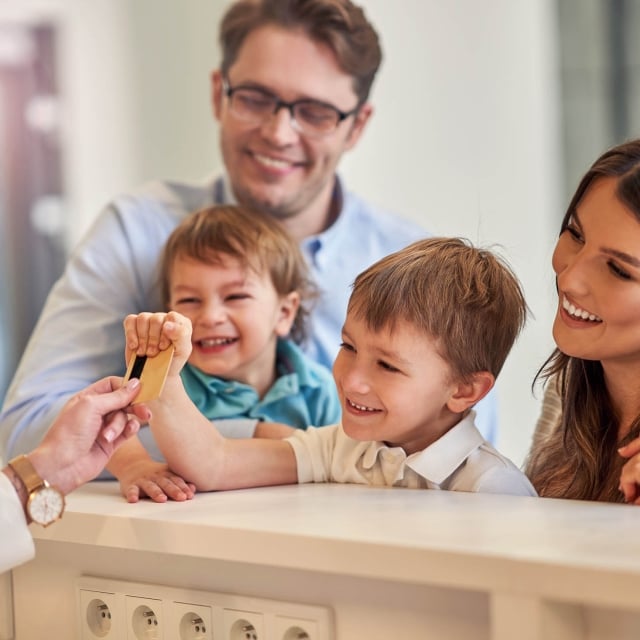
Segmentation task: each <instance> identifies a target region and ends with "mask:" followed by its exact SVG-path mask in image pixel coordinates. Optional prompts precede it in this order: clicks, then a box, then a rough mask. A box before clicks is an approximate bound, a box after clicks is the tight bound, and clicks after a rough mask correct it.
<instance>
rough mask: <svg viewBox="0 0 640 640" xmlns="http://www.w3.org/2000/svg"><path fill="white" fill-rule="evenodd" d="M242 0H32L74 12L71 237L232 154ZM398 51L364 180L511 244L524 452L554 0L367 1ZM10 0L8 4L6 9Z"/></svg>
mask: <svg viewBox="0 0 640 640" xmlns="http://www.w3.org/2000/svg"><path fill="white" fill-rule="evenodd" d="M227 4H228V1H227V0H224V1H222V0H218V1H215V2H211V1H210V0H189V2H180V3H179V2H175V0H135V2H130V1H129V0H91V2H86V0H22V2H21V3H18V5H19V7H18V8H16V6H15V5H13V9H12V10H13V12H14V13H15V12H16V11H17V12H21V13H22V14H23V15H29V14H32V15H36V14H43V13H48V14H50V15H55V16H56V19H57V20H58V22H59V24H60V25H61V58H60V72H61V79H62V84H63V91H65V115H66V140H67V155H66V181H67V190H68V194H69V211H68V219H69V229H70V230H69V238H70V242H71V243H74V242H75V241H76V240H77V239H78V237H79V235H80V234H81V233H82V232H83V231H84V230H85V229H86V227H87V226H88V224H90V222H91V220H92V219H93V218H94V216H95V215H96V213H97V212H98V210H99V208H100V207H101V206H102V204H104V202H105V201H106V200H107V199H108V197H109V196H110V195H112V194H114V193H116V192H118V191H121V190H124V189H127V188H128V187H130V186H132V185H134V184H136V183H138V182H140V181H141V180H146V179H149V178H152V177H180V178H199V177H200V176H202V175H204V174H207V173H209V172H211V171H214V170H217V169H218V168H219V167H220V159H219V154H218V149H217V135H216V129H215V125H214V123H213V120H212V117H211V114H210V108H209V87H208V72H209V70H210V69H211V68H212V67H214V66H215V64H216V61H217V59H218V52H217V22H218V19H219V16H220V15H221V13H222V11H223V10H224V8H225V6H226V5H227ZM362 4H363V6H364V7H365V9H366V11H367V13H368V15H369V16H370V18H371V19H372V21H373V22H374V23H375V24H376V26H377V27H378V29H379V31H380V34H381V38H382V43H383V47H384V51H385V62H384V65H383V68H382V70H381V72H380V75H379V78H378V80H377V83H376V85H375V88H374V94H373V98H374V101H375V105H376V115H375V118H374V119H373V121H372V122H371V126H370V128H369V130H368V132H367V134H366V135H365V137H364V139H363V140H362V142H361V144H360V146H359V147H358V148H357V149H355V150H354V151H353V152H351V153H350V154H349V156H348V157H346V158H345V160H344V162H343V165H342V173H343V175H344V176H345V177H346V179H347V181H348V183H349V186H350V188H352V189H354V190H356V191H359V192H361V193H363V194H365V195H366V196H367V197H368V198H369V199H371V200H373V201H374V202H377V203H378V204H381V205H384V206H387V207H389V208H391V209H394V210H396V211H398V212H401V213H403V214H404V215H406V216H408V217H411V218H413V219H415V220H419V221H421V222H423V223H424V224H425V226H426V227H427V228H428V229H430V230H432V231H434V232H437V233H442V234H451V235H463V236H466V237H468V238H470V239H472V240H473V241H475V242H479V243H482V244H497V245H499V246H500V247H501V250H502V253H503V254H504V255H505V257H507V259H508V260H509V261H510V262H511V264H512V265H513V267H514V269H515V270H516V272H517V274H518V275H519V277H520V278H521V280H522V282H523V284H524V287H525V291H526V294H527V298H528V301H529V304H530V306H531V308H532V310H533V312H534V314H535V317H534V318H531V319H530V321H529V324H528V327H527V329H526V330H525V333H524V334H523V336H522V338H521V340H520V341H519V343H518V345H517V346H516V348H515V349H514V351H513V354H512V356H511V357H510V359H509V361H508V363H507V365H506V367H505V370H504V372H503V374H502V376H501V380H500V382H499V399H500V412H501V421H502V428H501V439H500V448H501V449H502V450H503V451H504V452H505V453H506V454H507V455H510V456H511V457H513V458H514V460H515V461H516V462H518V463H520V462H521V461H522V458H523V456H524V454H525V452H526V449H527V446H528V440H529V434H530V431H531V429H532V427H533V424H534V422H535V417H536V414H537V410H538V406H537V405H538V401H537V400H535V399H534V398H533V397H532V396H531V392H530V385H531V381H532V378H533V375H534V373H535V371H536V369H537V368H538V366H539V365H540V364H541V362H542V361H543V360H544V358H545V357H546V355H547V354H548V352H549V351H550V348H551V340H550V317H551V313H552V309H553V304H554V302H553V279H552V273H551V269H550V266H549V263H550V253H551V247H552V245H553V239H554V236H555V234H556V230H557V226H558V222H559V219H560V214H561V209H562V206H563V205H564V203H562V202H559V195H558V194H559V188H560V187H559V185H560V184H561V180H560V175H559V173H560V167H561V162H560V158H561V156H560V138H561V137H560V135H559V131H558V113H559V108H558V90H557V87H556V69H557V61H556V45H555V42H554V39H555V15H554V0H537V1H536V2H530V0H484V1H483V2H477V0H448V1H447V2H442V1H441V0H398V1H396V2H389V1H388V0H362ZM8 11H9V9H8V8H7V7H6V6H5V5H3V4H2V3H0V19H1V18H3V16H6V14H7V12H8Z"/></svg>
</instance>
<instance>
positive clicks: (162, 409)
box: [125, 312, 298, 491]
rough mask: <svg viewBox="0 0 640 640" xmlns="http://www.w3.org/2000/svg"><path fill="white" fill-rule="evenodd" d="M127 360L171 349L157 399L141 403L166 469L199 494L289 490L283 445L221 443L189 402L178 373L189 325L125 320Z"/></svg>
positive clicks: (290, 460)
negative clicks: (272, 487)
mask: <svg viewBox="0 0 640 640" xmlns="http://www.w3.org/2000/svg"><path fill="white" fill-rule="evenodd" d="M125 333H126V340H127V357H130V355H131V354H132V353H136V354H137V355H145V354H146V355H149V356H151V355H155V353H157V351H158V350H160V349H166V348H168V347H169V346H170V345H171V344H173V346H174V348H175V352H174V357H173V362H172V364H171V367H170V368H169V373H168V374H167V379H166V382H165V385H164V390H163V392H162V395H161V396H160V397H159V398H157V399H156V400H152V401H151V402H149V403H147V406H148V407H149V409H150V410H151V419H150V421H149V423H150V425H151V429H152V431H153V435H154V439H155V441H156V443H157V444H158V447H159V448H160V451H162V454H163V455H164V457H165V459H166V461H167V463H168V465H169V468H170V469H171V470H172V471H173V472H174V473H175V474H177V475H178V476H181V477H182V478H184V480H185V481H186V482H188V483H193V484H194V485H195V487H196V488H197V489H198V490H200V491H211V490H214V489H239V488H244V487H254V486H264V485H275V484H295V483H296V482H297V479H298V475H297V467H296V459H295V455H294V453H293V449H292V448H291V445H289V444H288V443H287V442H286V441H284V440H279V439H263V438H247V439H238V438H223V437H222V436H221V435H220V433H219V432H218V431H217V430H216V428H215V426H214V425H212V424H211V422H210V421H209V420H208V419H207V418H206V417H205V416H203V415H202V414H201V413H200V411H199V410H198V408H197V407H196V406H195V405H194V404H193V402H191V399H190V398H189V397H188V395H187V393H186V392H185V389H184V386H183V384H182V379H181V378H180V370H181V369H182V367H183V366H184V364H185V362H186V361H187V359H188V357H189V355H190V353H191V323H190V322H189V320H188V319H187V318H185V317H184V316H182V315H181V314H179V313H176V312H169V313H166V314H164V313H156V314H139V315H137V316H128V317H127V319H125Z"/></svg>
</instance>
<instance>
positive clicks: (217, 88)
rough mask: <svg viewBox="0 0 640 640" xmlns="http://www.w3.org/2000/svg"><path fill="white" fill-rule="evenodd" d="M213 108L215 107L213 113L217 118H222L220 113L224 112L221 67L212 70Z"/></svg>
mask: <svg viewBox="0 0 640 640" xmlns="http://www.w3.org/2000/svg"><path fill="white" fill-rule="evenodd" d="M210 80H211V108H212V109H213V115H214V116H215V117H216V120H220V114H221V113H222V91H223V87H222V72H221V71H220V69H215V70H214V71H212V72H211V76H210Z"/></svg>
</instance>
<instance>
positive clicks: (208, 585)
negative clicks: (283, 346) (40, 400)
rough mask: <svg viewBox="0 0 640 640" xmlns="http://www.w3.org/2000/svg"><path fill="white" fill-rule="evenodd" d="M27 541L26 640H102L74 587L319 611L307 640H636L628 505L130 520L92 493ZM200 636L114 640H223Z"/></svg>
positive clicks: (444, 503) (173, 512)
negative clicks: (32, 546) (89, 625)
mask: <svg viewBox="0 0 640 640" xmlns="http://www.w3.org/2000/svg"><path fill="white" fill-rule="evenodd" d="M32 530H33V534H34V536H35V538H36V549H37V557H36V559H35V560H34V561H32V562H30V563H28V564H26V565H24V566H22V567H20V568H19V569H17V570H15V571H14V575H13V582H14V589H13V591H14V593H13V596H14V612H15V635H16V638H18V639H19V640H31V639H34V640H35V639H36V638H38V639H40V638H56V639H58V638H59V639H64V640H67V639H71V638H79V639H80V638H82V640H84V638H85V637H87V638H91V637H107V638H109V637H111V636H112V635H113V632H112V631H109V633H106V634H102V631H95V632H85V631H83V625H85V624H86V619H85V618H86V612H85V611H81V610H80V609H82V607H83V606H84V605H83V604H82V602H84V601H82V602H81V600H80V599H79V597H78V588H79V587H78V585H79V584H80V586H81V587H82V585H83V584H84V583H83V582H82V580H85V581H86V580H89V582H88V584H89V585H90V586H91V584H93V583H92V582H91V580H94V581H95V584H96V585H97V586H96V592H99V591H100V590H101V588H100V584H101V582H100V580H105V581H106V582H105V583H104V584H105V585H106V586H105V588H104V591H105V592H109V591H110V589H109V588H107V587H108V586H109V581H111V582H113V583H114V584H115V585H116V588H115V589H111V591H114V590H115V591H117V590H118V587H117V585H120V584H121V582H124V583H128V582H131V583H135V584H136V585H138V586H137V587H136V588H138V589H143V587H142V586H140V585H149V593H148V594H147V595H148V596H149V597H151V598H152V597H153V596H154V594H155V593H161V594H167V593H168V594H171V593H175V594H180V593H183V592H184V593H189V594H193V598H196V594H197V597H200V598H201V599H202V597H205V596H206V595H207V594H213V595H211V598H212V603H213V606H214V609H215V597H217V596H215V594H222V595H220V597H221V598H223V599H224V598H228V597H229V596H234V597H237V598H239V600H238V601H239V602H242V597H244V598H250V599H251V598H252V599H254V600H256V601H257V602H258V603H260V602H263V600H262V599H264V602H265V603H269V602H275V603H283V607H284V606H285V605H286V604H294V605H300V606H307V607H311V608H312V611H313V607H318V608H319V609H318V611H321V612H322V611H324V612H327V613H328V615H329V618H328V619H329V621H330V622H329V626H328V627H327V628H325V627H322V628H321V629H320V630H319V631H317V628H316V627H312V631H311V632H308V633H307V629H306V628H304V625H302V626H303V631H304V633H307V636H306V637H310V638H312V639H313V636H314V635H316V632H317V635H318V637H319V640H323V639H324V638H328V639H329V640H331V639H333V638H337V639H339V640H346V639H349V640H350V639H354V640H356V639H361V638H366V639H367V640H391V639H393V640H396V639H397V640H401V639H404V638H420V639H421V640H431V639H433V640H436V639H437V640H453V639H463V638H464V639H473V640H475V639H480V640H483V639H487V640H507V639H508V640H514V639H516V638H517V639H518V640H529V639H531V640H534V639H535V640H542V639H543V638H544V639H545V640H548V639H551V640H556V639H557V640H561V639H564V638H567V639H569V640H574V639H578V638H580V639H582V638H585V639H589V640H605V639H606V640H612V639H613V640H627V638H628V639H631V638H638V637H640V635H639V634H640V508H637V507H630V506H626V505H600V504H593V503H580V502H570V501H564V500H544V499H539V498H521V497H512V496H498V495H480V494H465V493H454V492H444V491H443V492H440V491H420V490H408V489H388V488H372V487H362V486H354V485H303V486H288V487H270V488H263V489H251V490H242V491H228V492H221V493H209V494H198V495H196V497H195V498H194V500H192V501H189V502H185V503H176V502H171V503H166V504H155V503H151V502H148V501H143V502H140V503H138V504H135V505H130V504H127V503H126V502H125V501H124V499H123V498H121V497H120V496H119V495H118V488H117V485H116V484H115V483H112V482H96V483H91V484H89V485H87V486H86V487H84V488H82V489H80V490H79V491H77V492H76V493H74V494H73V495H71V496H70V497H69V498H68V507H67V512H66V514H65V516H64V518H63V519H62V520H61V521H60V522H58V523H56V524H55V525H54V526H51V527H49V528H47V529H42V528H37V527H33V526H32ZM79 581H80V582H79ZM154 589H155V590H154ZM143 595H144V594H143ZM108 597H111V596H109V595H108V594H107V595H106V596H105V597H104V598H103V600H106V599H107V598H108ZM89 599H90V600H91V601H92V602H94V601H97V602H102V600H100V599H97V600H96V599H95V598H94V599H91V598H89ZM174 599H175V598H174ZM177 599H180V598H177ZM202 602H203V601H202V600H201V602H200V604H202ZM224 602H228V600H224ZM247 602H251V600H248V601H247ZM205 604H206V603H205ZM225 606H227V605H225ZM260 606H262V605H260ZM265 606H267V605H265ZM274 606H275V605H274ZM208 609H209V607H208V605H207V606H206V607H205V610H207V611H208ZM149 615H151V614H149ZM154 621H155V619H154ZM114 624H115V623H114ZM214 625H215V623H214ZM196 628H197V629H198V632H197V633H193V632H192V631H189V632H188V633H187V632H184V633H183V631H176V630H175V629H173V628H171V625H170V623H169V622H166V623H164V628H161V630H160V631H158V632H156V635H155V636H154V635H149V633H147V635H144V634H142V633H138V632H135V631H133V632H130V631H126V633H131V634H132V635H123V636H122V637H123V638H126V639H127V640H128V639H129V637H131V638H132V639H134V640H135V639H136V638H147V637H157V638H174V637H175V638H178V639H179V640H180V639H181V638H215V639H216V640H217V637H219V636H220V635H221V634H222V635H224V633H226V631H222V632H218V627H215V626H214V628H211V627H209V628H208V629H206V630H205V632H204V634H202V633H201V631H200V630H199V626H197V627H196ZM220 628H222V627H220ZM85 633H87V635H84V634H85ZM91 633H95V635H94V636H92V635H91ZM122 633H125V632H122ZM304 633H303V632H301V633H299V634H298V635H297V636H295V637H302V638H304V637H305V635H304ZM158 634H159V635H158ZM231 635H232V637H235V636H233V634H231ZM257 635H258V636H262V637H259V640H272V639H273V640H276V636H277V634H276V633H275V632H274V630H273V627H272V626H268V625H267V626H266V627H265V629H264V631H261V633H259V634H257ZM237 637H241V636H240V635H238V636H237ZM247 637H249V636H247ZM284 637H285V638H287V640H288V638H293V637H294V636H293V635H290V634H289V635H286V634H285V636H284Z"/></svg>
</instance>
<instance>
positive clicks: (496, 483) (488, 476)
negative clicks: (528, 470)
mask: <svg viewBox="0 0 640 640" xmlns="http://www.w3.org/2000/svg"><path fill="white" fill-rule="evenodd" d="M474 491H478V492H482V493H503V494H510V495H514V496H537V495H538V494H537V493H536V490H535V489H534V488H533V485H532V484H531V482H529V479H528V478H527V476H526V475H525V474H524V473H522V471H520V469H518V468H517V467H515V466H513V467H511V466H509V467H500V466H493V467H491V468H490V469H488V470H487V471H486V472H485V473H483V474H482V476H480V478H479V479H478V482H477V484H476V486H475V487H474Z"/></svg>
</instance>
